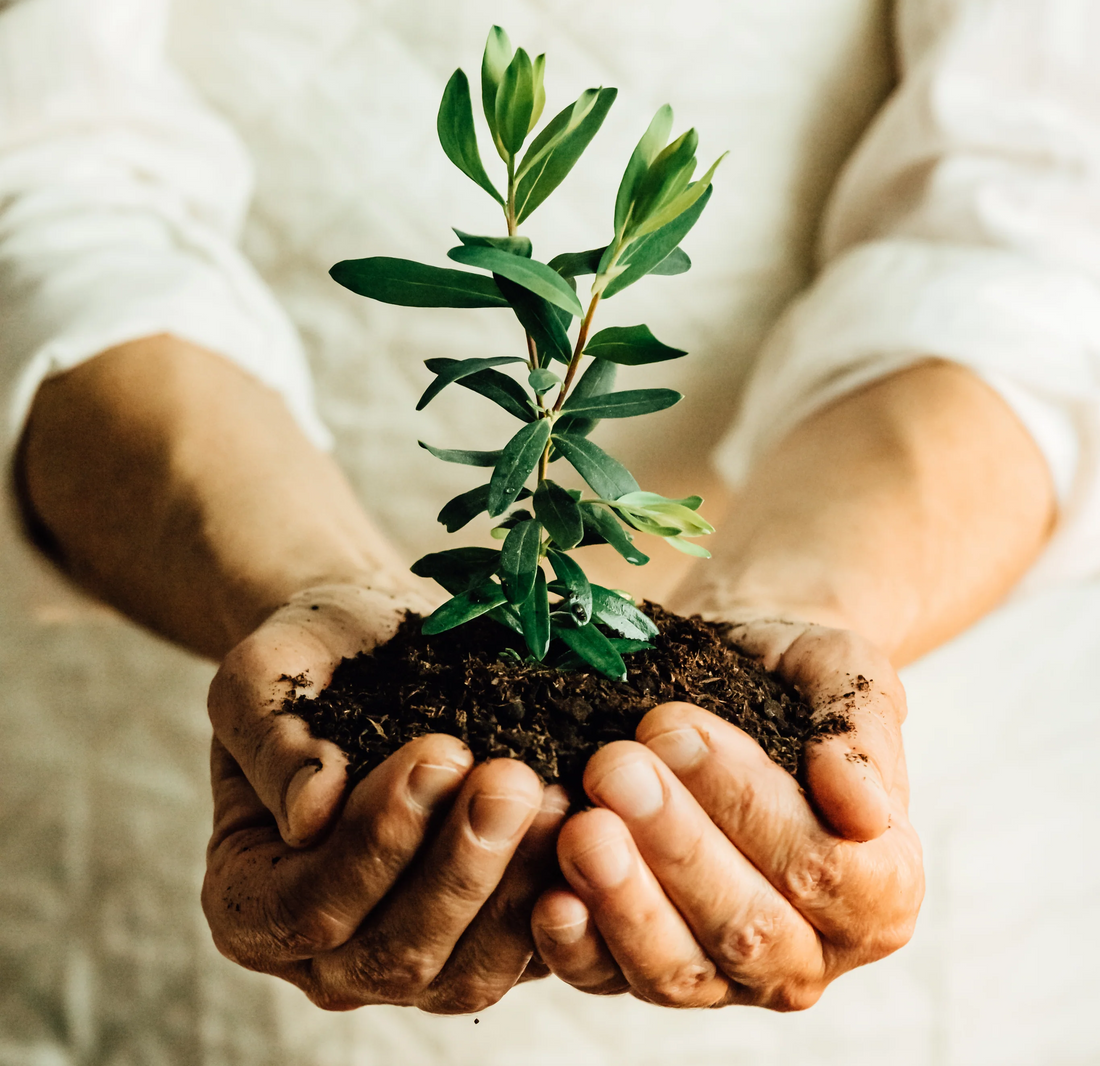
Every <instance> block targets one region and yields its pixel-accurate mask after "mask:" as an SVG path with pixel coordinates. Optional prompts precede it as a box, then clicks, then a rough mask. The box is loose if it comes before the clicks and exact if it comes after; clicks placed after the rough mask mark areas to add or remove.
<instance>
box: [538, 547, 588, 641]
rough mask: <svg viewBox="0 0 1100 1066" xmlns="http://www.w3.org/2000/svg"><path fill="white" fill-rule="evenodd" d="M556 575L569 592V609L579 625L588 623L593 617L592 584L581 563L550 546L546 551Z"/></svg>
mask: <svg viewBox="0 0 1100 1066" xmlns="http://www.w3.org/2000/svg"><path fill="white" fill-rule="evenodd" d="M546 557H547V558H548V559H549V560H550V565H551V566H552V567H553V568H554V576H555V577H556V578H557V579H558V580H559V581H560V582H561V583H562V584H563V585H564V586H565V587H566V589H567V590H568V592H569V609H570V613H571V614H572V616H573V618H575V619H576V621H577V624H578V625H582V626H583V625H587V624H588V620H589V619H590V618H591V617H592V586H591V585H590V584H589V582H588V578H587V577H585V574H584V571H583V570H582V569H581V568H580V565H579V564H578V563H577V562H576V561H575V560H573V559H570V558H569V556H568V555H566V554H565V553H564V552H560V551H556V550H555V549H554V548H550V549H548V550H547V552H546Z"/></svg>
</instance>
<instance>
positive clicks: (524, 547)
mask: <svg viewBox="0 0 1100 1066" xmlns="http://www.w3.org/2000/svg"><path fill="white" fill-rule="evenodd" d="M541 547H542V525H541V524H540V523H539V522H536V521H535V520H534V519H529V520H527V521H525V522H518V523H517V524H516V525H514V526H513V527H512V528H511V529H510V530H509V531H508V536H507V537H505V539H504V548H503V549H502V551H501V553H500V579H501V582H502V583H503V584H504V593H505V595H506V596H507V597H508V602H509V603H513V604H521V603H523V601H524V600H526V599H527V597H528V596H530V595H531V589H532V588H533V587H534V584H535V571H536V570H537V569H538V565H539V549H540V548H541Z"/></svg>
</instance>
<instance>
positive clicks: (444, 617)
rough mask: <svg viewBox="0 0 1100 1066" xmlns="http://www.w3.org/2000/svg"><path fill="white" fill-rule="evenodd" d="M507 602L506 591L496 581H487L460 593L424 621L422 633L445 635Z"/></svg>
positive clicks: (421, 628)
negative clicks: (444, 633) (449, 630)
mask: <svg viewBox="0 0 1100 1066" xmlns="http://www.w3.org/2000/svg"><path fill="white" fill-rule="evenodd" d="M504 602H505V596H504V590H503V589H502V588H501V587H500V586H499V585H498V584H497V583H496V582H495V581H485V582H483V583H482V584H480V585H475V586H474V587H473V588H472V589H469V590H468V591H466V592H462V593H459V594H458V595H457V596H455V597H454V598H453V599H450V600H448V601H447V602H446V603H445V604H443V606H442V607H440V608H438V609H437V610H435V611H433V612H432V613H431V614H430V615H428V617H427V618H425V619H424V624H423V625H422V626H421V627H420V632H421V633H424V634H425V635H427V636H432V635H433V634H435V633H443V632H445V631H446V630H448V629H454V627H455V626H460V625H462V623H463V622H469V621H470V620H471V619H473V618H477V617H478V616H479V615H483V614H487V613H488V612H489V611H491V610H492V609H493V608H494V607H499V606H500V605H501V604H502V603H504Z"/></svg>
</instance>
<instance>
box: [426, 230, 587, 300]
mask: <svg viewBox="0 0 1100 1066" xmlns="http://www.w3.org/2000/svg"><path fill="white" fill-rule="evenodd" d="M447 257H448V258H449V259H453V260H454V261H455V262H456V263H463V264H464V265H466V266H474V267H481V269H482V270H491V271H492V272H493V273H494V274H500V275H502V276H503V277H506V278H508V279H509V280H510V281H514V282H515V283H516V284H517V285H522V286H523V287H524V288H525V289H529V290H530V291H531V292H533V293H535V294H536V295H538V296H541V297H542V298H543V299H544V300H549V301H550V303H552V304H554V305H555V306H556V307H560V308H562V310H564V311H569V312H570V313H571V314H573V315H576V316H577V317H578V318H579V317H580V316H581V315H582V314H584V312H583V310H582V309H581V302H580V300H578V299H577V294H576V293H575V292H574V291H573V290H572V289H571V288H570V287H569V286H568V285H567V284H566V282H565V281H564V280H563V279H562V276H561V275H560V274H559V273H558V272H557V271H556V270H551V269H550V268H549V267H548V266H547V265H546V264H545V263H540V262H539V261H538V260H537V259H525V258H524V257H523V256H521V255H510V254H509V253H508V252H502V251H500V249H499V248H477V247H470V246H468V245H465V244H460V245H459V246H458V247H457V248H452V249H451V250H450V251H449V252H448V253H447ZM456 273H457V272H456ZM493 288H494V289H496V291H497V292H500V290H499V289H498V288H497V285H496V282H493Z"/></svg>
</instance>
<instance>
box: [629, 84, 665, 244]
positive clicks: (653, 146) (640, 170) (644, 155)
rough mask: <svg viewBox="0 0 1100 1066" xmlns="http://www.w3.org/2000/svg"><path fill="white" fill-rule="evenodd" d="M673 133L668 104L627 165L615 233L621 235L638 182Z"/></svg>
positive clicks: (650, 127) (655, 118) (655, 119)
mask: <svg viewBox="0 0 1100 1066" xmlns="http://www.w3.org/2000/svg"><path fill="white" fill-rule="evenodd" d="M671 132H672V108H671V107H669V105H668V104H665V105H664V106H663V107H661V108H659V109H658V111H657V114H656V115H654V116H653V121H652V122H650V124H649V128H648V129H647V130H646V131H645V133H644V134H642V139H641V140H640V141H639V142H638V146H637V148H635V149H634V154H633V155H631V157H630V162H629V163H627V165H626V172H625V173H624V174H623V180H622V181H621V182H620V183H619V192H618V195H617V196H616V197H615V232H616V233H620V232H621V231H622V228H623V224H624V223H625V222H626V216H627V213H628V212H629V211H630V205H631V204H632V203H633V202H634V197H635V195H636V194H637V190H638V182H640V181H641V179H642V178H643V177H644V176H645V174H646V172H647V171H648V170H649V168H650V165H651V164H652V163H653V160H654V159H656V158H657V153H658V152H660V151H661V149H662V148H664V146H665V145H666V144H667V143H668V135H669V133H671Z"/></svg>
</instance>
